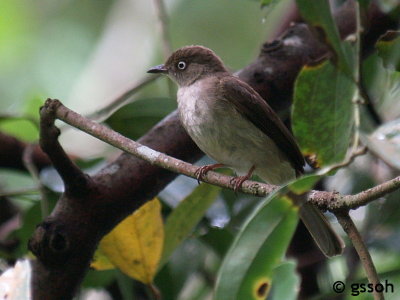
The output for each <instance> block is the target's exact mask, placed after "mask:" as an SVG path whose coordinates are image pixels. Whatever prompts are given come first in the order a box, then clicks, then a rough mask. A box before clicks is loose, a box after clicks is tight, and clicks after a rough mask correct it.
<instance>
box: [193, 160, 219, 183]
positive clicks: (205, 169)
mask: <svg viewBox="0 0 400 300" xmlns="http://www.w3.org/2000/svg"><path fill="white" fill-rule="evenodd" d="M223 166H224V165H223V164H212V165H205V166H202V167H199V168H198V169H197V170H196V172H195V173H194V175H195V176H196V178H197V182H198V183H199V184H200V181H201V180H203V178H204V176H206V174H207V172H208V171H212V170H214V169H217V168H222V167H223Z"/></svg>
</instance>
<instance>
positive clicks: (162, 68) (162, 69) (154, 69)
mask: <svg viewBox="0 0 400 300" xmlns="http://www.w3.org/2000/svg"><path fill="white" fill-rule="evenodd" d="M167 72H168V70H167V68H166V67H165V66H164V64H162V65H158V66H155V67H152V68H151V69H150V70H148V71H147V73H167Z"/></svg>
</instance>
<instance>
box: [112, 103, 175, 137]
mask: <svg viewBox="0 0 400 300" xmlns="http://www.w3.org/2000/svg"><path fill="white" fill-rule="evenodd" d="M175 108H176V101H175V100H174V99H171V98H143V99H139V100H137V101H135V102H133V103H131V104H128V105H126V106H124V107H122V108H121V109H120V110H118V111H117V112H116V113H114V114H113V115H112V116H111V117H110V118H109V119H108V120H107V124H109V125H110V126H111V128H112V129H114V130H115V131H118V132H120V133H121V134H123V135H125V136H127V137H129V138H132V139H138V138H139V137H141V136H142V135H143V134H145V133H146V132H147V131H148V130H150V128H152V127H153V126H154V125H155V124H156V123H157V122H158V121H160V120H161V119H162V118H164V117H165V116H166V115H167V114H169V113H170V112H171V111H173V110H174V109H175ZM127 124H129V126H127Z"/></svg>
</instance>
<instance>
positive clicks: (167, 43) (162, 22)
mask: <svg viewBox="0 0 400 300" xmlns="http://www.w3.org/2000/svg"><path fill="white" fill-rule="evenodd" d="M154 6H155V7H156V13H157V17H158V23H159V27H160V32H161V39H162V46H163V54H164V59H167V58H168V57H169V56H170V55H171V53H172V46H171V39H170V34H169V30H168V15H167V11H166V9H165V5H164V2H163V0H154Z"/></svg>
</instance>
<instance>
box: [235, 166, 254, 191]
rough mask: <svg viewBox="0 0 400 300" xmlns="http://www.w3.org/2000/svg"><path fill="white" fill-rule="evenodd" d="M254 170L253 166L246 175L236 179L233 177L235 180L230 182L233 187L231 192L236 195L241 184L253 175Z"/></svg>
mask: <svg viewBox="0 0 400 300" xmlns="http://www.w3.org/2000/svg"><path fill="white" fill-rule="evenodd" d="M255 168H256V167H255V166H252V167H251V168H250V170H249V171H248V172H247V174H246V175H244V176H237V177H235V178H233V179H232V180H231V184H232V185H233V191H234V192H235V193H237V192H238V191H239V190H240V188H241V187H242V184H243V182H245V181H246V180H248V179H250V177H251V176H252V175H253V172H254V169H255Z"/></svg>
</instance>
